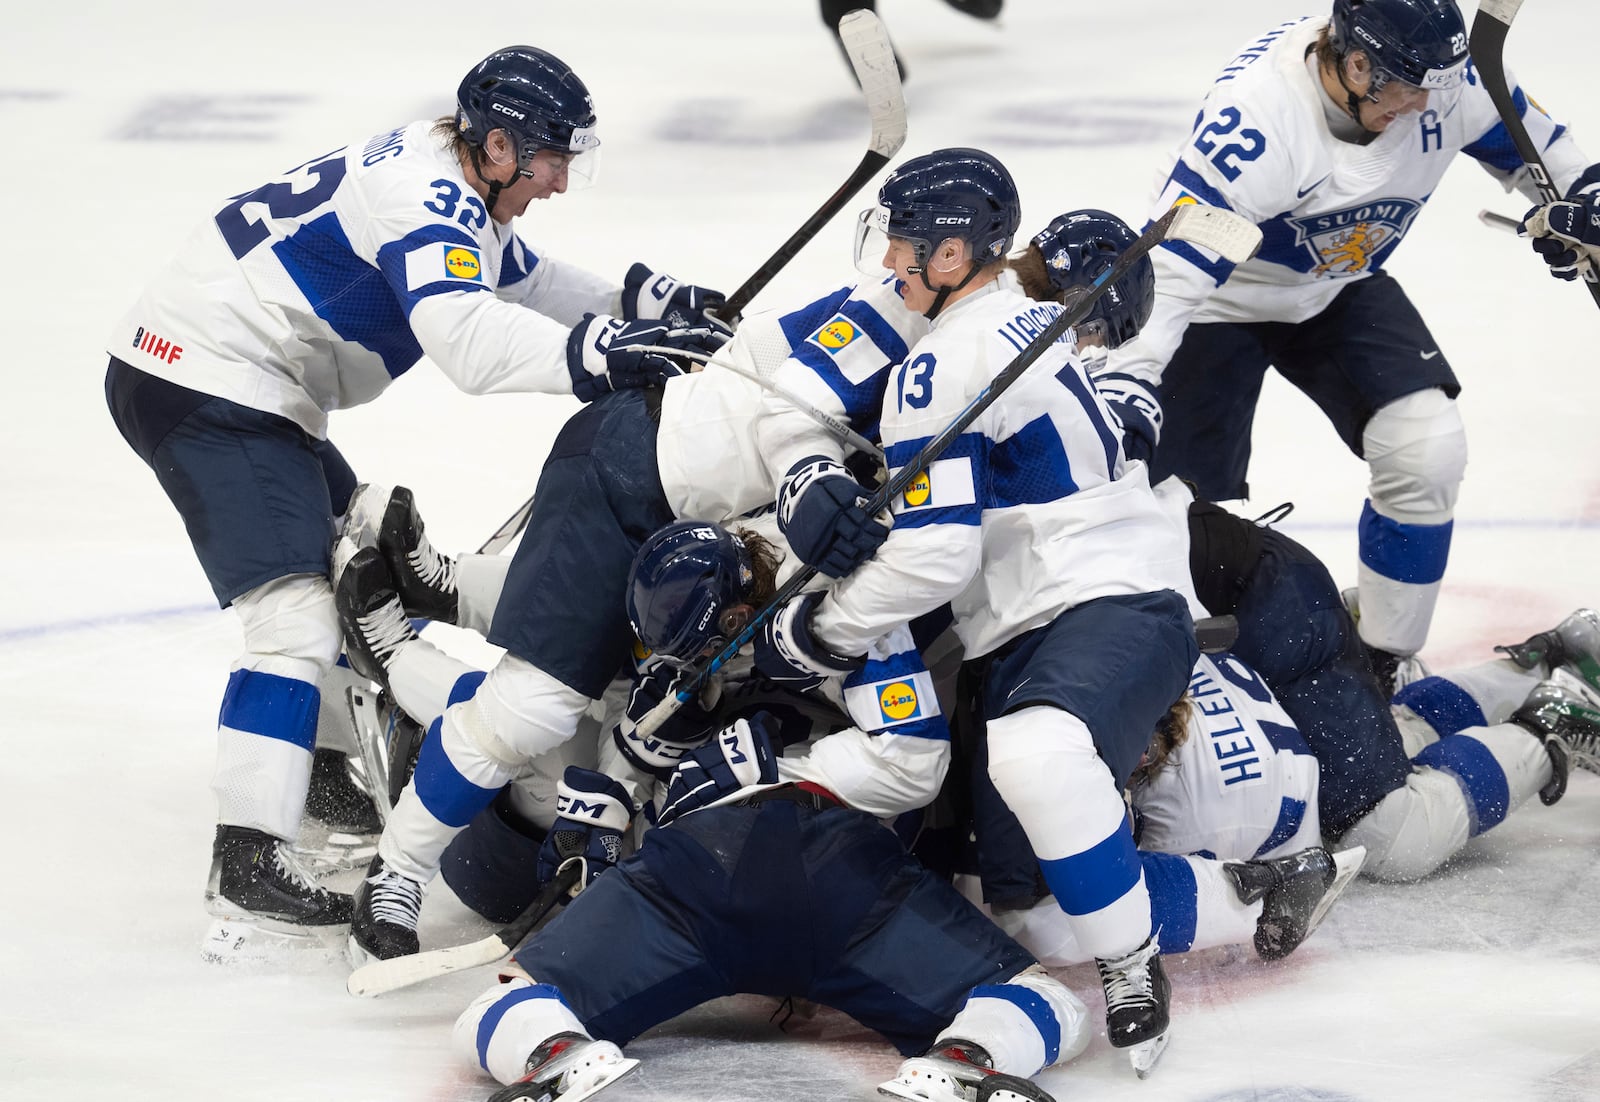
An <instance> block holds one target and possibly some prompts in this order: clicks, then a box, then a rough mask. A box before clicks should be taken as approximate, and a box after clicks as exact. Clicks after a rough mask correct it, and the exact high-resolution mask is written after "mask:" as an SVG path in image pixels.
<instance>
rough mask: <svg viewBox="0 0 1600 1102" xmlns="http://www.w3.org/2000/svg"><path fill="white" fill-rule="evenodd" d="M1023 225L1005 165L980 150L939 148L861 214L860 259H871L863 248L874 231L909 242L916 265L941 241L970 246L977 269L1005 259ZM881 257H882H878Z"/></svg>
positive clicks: (896, 174)
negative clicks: (876, 203) (950, 239)
mask: <svg viewBox="0 0 1600 1102" xmlns="http://www.w3.org/2000/svg"><path fill="white" fill-rule="evenodd" d="M1021 222H1022V201H1021V199H1019V198H1018V197H1017V185H1016V182H1015V181H1014V180H1012V179H1011V173H1009V172H1007V171H1006V167H1005V165H1003V164H1001V163H1000V162H999V161H997V160H995V159H994V158H993V157H992V156H990V155H989V154H987V153H985V152H984V151H983V150H981V149H939V150H935V151H934V152H932V153H924V154H923V155H922V156H920V157H913V158H911V160H909V161H907V162H906V163H905V164H903V165H901V166H900V167H899V168H897V169H895V170H894V171H893V172H891V173H890V174H889V176H888V178H887V179H886V180H884V182H883V186H882V187H881V188H879V189H878V206H877V207H876V208H874V209H872V210H867V211H863V212H862V215H861V224H862V228H863V231H864V232H863V233H862V235H861V236H860V237H858V239H857V260H858V263H859V262H861V261H862V260H866V259H873V258H871V257H870V255H869V253H870V250H867V251H864V250H863V249H862V245H863V243H864V241H865V239H866V237H867V232H865V231H870V230H879V231H881V232H882V233H883V234H884V235H886V236H888V237H898V238H902V239H904V240H906V241H910V242H911V243H912V245H913V246H914V247H915V249H916V262H917V266H918V267H922V266H924V265H926V263H927V261H928V257H929V256H931V255H932V253H933V251H934V249H935V248H937V247H938V245H939V243H940V242H942V241H945V240H947V239H949V238H952V237H954V238H957V239H958V240H961V241H965V242H966V243H967V247H968V251H969V252H970V253H971V254H972V258H973V260H974V262H975V263H977V264H978V265H980V266H982V265H986V264H992V263H994V262H996V261H999V260H1001V259H1002V258H1004V256H1005V255H1006V252H1007V251H1008V250H1009V249H1010V248H1011V239H1012V237H1013V236H1014V235H1015V234H1016V232H1017V226H1019V225H1020V224H1021ZM879 255H880V256H881V255H882V254H879Z"/></svg>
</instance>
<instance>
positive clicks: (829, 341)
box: [806, 314, 861, 356]
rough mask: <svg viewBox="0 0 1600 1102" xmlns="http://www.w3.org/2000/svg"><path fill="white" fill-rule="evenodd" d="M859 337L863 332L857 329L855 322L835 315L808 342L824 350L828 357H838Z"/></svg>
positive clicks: (840, 315) (841, 315)
mask: <svg viewBox="0 0 1600 1102" xmlns="http://www.w3.org/2000/svg"><path fill="white" fill-rule="evenodd" d="M859 336H861V330H860V329H858V328H856V323H855V322H853V321H851V320H850V319H849V318H847V317H845V316H844V315H843V314H835V315H833V317H831V318H829V319H828V322H827V324H826V325H824V326H823V327H822V328H821V329H818V330H817V331H816V332H815V333H813V334H811V336H809V337H807V338H806V340H807V341H809V342H811V343H812V344H814V345H816V346H817V347H818V348H820V349H822V350H823V351H824V352H826V353H827V354H828V355H830V356H837V355H838V354H839V353H840V352H842V351H844V350H845V349H846V348H849V347H850V345H851V344H852V343H854V341H855V339H856V338H857V337H859Z"/></svg>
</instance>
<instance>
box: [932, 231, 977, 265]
mask: <svg viewBox="0 0 1600 1102" xmlns="http://www.w3.org/2000/svg"><path fill="white" fill-rule="evenodd" d="M970 259H972V258H971V256H970V255H969V254H968V251H967V243H966V242H965V241H963V240H961V238H959V237H947V238H945V239H944V240H943V241H941V242H939V244H938V247H936V248H935V249H934V250H933V254H932V255H931V256H929V257H928V267H929V268H931V269H933V270H934V271H936V272H943V273H945V274H949V273H951V272H959V271H962V270H964V269H965V268H966V266H967V261H968V260H970Z"/></svg>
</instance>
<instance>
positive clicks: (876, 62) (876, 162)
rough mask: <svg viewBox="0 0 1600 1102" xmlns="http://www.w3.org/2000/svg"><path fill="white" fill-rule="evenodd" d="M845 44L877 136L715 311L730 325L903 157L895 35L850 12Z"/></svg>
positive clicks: (866, 15)
mask: <svg viewBox="0 0 1600 1102" xmlns="http://www.w3.org/2000/svg"><path fill="white" fill-rule="evenodd" d="M839 41H841V42H842V43H844V52H845V54H846V55H847V56H848V57H849V58H850V67H851V68H852V69H854V70H855V73H856V80H857V81H859V82H860V84H861V94H862V95H863V96H865V97H866V100H867V114H868V115H869V116H870V117H871V119H872V136H871V137H870V138H869V139H868V141H867V152H866V154H865V155H864V156H863V157H862V158H861V163H860V164H858V165H857V166H856V169H855V171H854V172H852V173H851V174H850V175H849V176H848V177H847V178H846V179H845V182H844V183H842V184H840V185H839V190H837V191H835V192H834V193H833V194H832V195H830V196H828V200H827V202H825V203H823V204H822V206H820V207H818V208H817V210H816V213H815V214H813V215H812V216H811V217H810V218H807V219H806V220H805V221H804V222H802V223H800V228H799V229H797V230H795V231H794V233H793V234H792V235H791V236H790V238H789V240H787V241H785V242H784V243H783V244H782V245H780V246H778V251H777V252H775V253H773V254H772V255H771V256H770V257H768V258H767V261H766V263H764V264H762V265H761V267H759V268H757V269H756V270H755V273H754V274H753V275H751V276H750V278H749V279H747V280H745V281H744V282H743V283H741V284H740V285H739V288H738V290H736V291H734V292H733V294H731V295H729V296H728V300H727V301H726V302H724V303H723V304H722V305H721V306H719V307H717V309H716V310H715V311H714V312H715V314H716V316H717V317H718V318H720V319H721V320H723V321H725V322H727V323H728V324H729V325H737V324H738V322H739V316H740V315H741V314H742V313H743V312H744V308H745V307H746V306H748V305H750V300H751V299H753V298H755V297H756V295H757V294H759V293H760V292H761V290H762V289H763V288H765V287H766V285H767V284H768V283H771V282H772V278H773V277H774V276H776V275H777V274H778V273H779V272H780V271H782V270H783V269H784V267H785V266H786V265H787V264H788V263H789V261H791V260H793V259H794V258H795V256H796V255H797V254H798V253H799V252H800V250H801V249H803V248H804V247H805V245H806V242H808V241H810V240H811V239H812V238H813V237H815V236H817V233H818V232H819V231H820V230H821V229H822V227H823V226H824V225H826V224H827V223H828V220H829V219H831V218H832V217H833V216H834V215H836V214H838V213H839V211H840V210H842V209H843V208H844V205H845V204H846V203H848V202H849V201H850V197H851V196H853V195H854V194H855V193H856V192H858V191H860V190H861V188H862V186H863V185H864V184H865V183H866V182H867V181H868V180H870V179H872V177H873V176H874V175H876V174H877V172H878V170H879V169H880V168H882V167H883V166H884V165H886V164H888V163H889V158H890V157H893V156H894V155H895V154H896V153H898V152H899V151H900V147H901V146H902V145H904V144H905V140H906V101H905V96H904V94H903V93H902V90H901V87H900V69H899V67H898V66H897V65H896V64H895V61H894V48H893V47H892V46H890V45H889V35H888V32H886V31H885V30H884V29H883V24H882V23H880V22H879V21H878V17H877V16H876V15H874V14H873V13H872V12H870V11H868V10H867V9H866V8H857V9H855V10H854V11H850V12H846V13H845V16H844V18H843V19H841V20H839Z"/></svg>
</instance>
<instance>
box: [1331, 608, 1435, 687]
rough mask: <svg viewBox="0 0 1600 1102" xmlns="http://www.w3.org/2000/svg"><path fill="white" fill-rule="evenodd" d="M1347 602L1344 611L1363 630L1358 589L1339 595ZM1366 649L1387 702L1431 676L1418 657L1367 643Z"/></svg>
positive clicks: (1369, 663)
mask: <svg viewBox="0 0 1600 1102" xmlns="http://www.w3.org/2000/svg"><path fill="white" fill-rule="evenodd" d="M1339 596H1340V597H1341V598H1342V599H1343V600H1344V607H1345V610H1346V611H1347V612H1349V613H1350V619H1351V620H1353V621H1355V623H1356V625H1357V626H1358V627H1359V626H1360V624H1361V603H1360V597H1361V593H1360V590H1358V589H1357V588H1356V587H1355V586H1351V587H1350V588H1349V589H1344V590H1341V591H1340V592H1339ZM1361 645H1362V649H1363V650H1365V651H1366V654H1367V666H1368V668H1369V669H1371V670H1372V676H1373V677H1375V678H1376V679H1377V681H1378V687H1379V688H1380V689H1382V690H1383V697H1384V699H1385V700H1393V699H1394V694H1395V693H1397V692H1399V691H1400V690H1401V689H1403V688H1405V687H1406V686H1407V685H1410V684H1412V683H1414V682H1417V681H1421V680H1422V679H1423V678H1424V677H1428V676H1430V671H1429V669H1428V667H1427V664H1426V663H1424V662H1423V661H1422V659H1420V658H1418V657H1417V656H1416V655H1414V654H1396V653H1395V652H1393V651H1387V650H1384V649H1383V648H1381V647H1374V646H1371V645H1370V644H1368V643H1366V642H1363V643H1362V644H1361Z"/></svg>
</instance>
